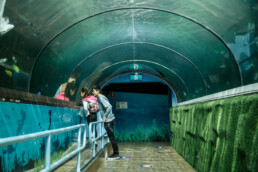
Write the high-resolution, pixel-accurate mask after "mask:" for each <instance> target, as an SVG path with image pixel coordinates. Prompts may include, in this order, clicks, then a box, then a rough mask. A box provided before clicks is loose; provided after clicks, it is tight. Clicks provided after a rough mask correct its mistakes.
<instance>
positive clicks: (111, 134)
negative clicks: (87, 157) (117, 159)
mask: <svg viewBox="0 0 258 172" xmlns="http://www.w3.org/2000/svg"><path fill="white" fill-rule="evenodd" d="M114 123H115V120H113V121H111V122H104V127H105V129H106V131H107V135H108V138H109V140H110V141H111V144H112V147H113V153H114V154H115V155H118V154H119V151H118V146H117V142H116V139H115V134H114Z"/></svg>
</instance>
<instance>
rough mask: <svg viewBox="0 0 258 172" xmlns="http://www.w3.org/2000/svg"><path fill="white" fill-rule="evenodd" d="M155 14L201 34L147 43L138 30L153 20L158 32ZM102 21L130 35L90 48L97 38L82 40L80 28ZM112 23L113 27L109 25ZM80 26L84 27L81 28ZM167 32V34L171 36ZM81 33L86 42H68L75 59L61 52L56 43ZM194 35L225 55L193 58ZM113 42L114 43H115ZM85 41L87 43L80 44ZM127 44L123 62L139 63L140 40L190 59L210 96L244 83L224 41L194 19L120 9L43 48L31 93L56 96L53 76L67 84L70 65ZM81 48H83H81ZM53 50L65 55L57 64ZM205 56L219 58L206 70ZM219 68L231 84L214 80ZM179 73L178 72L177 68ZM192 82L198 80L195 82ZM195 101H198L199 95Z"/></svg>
mask: <svg viewBox="0 0 258 172" xmlns="http://www.w3.org/2000/svg"><path fill="white" fill-rule="evenodd" d="M109 13H110V14H114V13H115V15H114V16H113V15H110V16H111V18H112V20H114V19H115V18H113V17H115V16H119V17H121V18H118V19H117V21H116V22H118V24H117V23H115V22H113V21H111V20H110V21H109V20H108V19H110V16H109V15H107V14H109ZM145 13H147V14H152V15H151V16H152V18H151V19H150V18H148V17H147V18H146V15H143V14H145ZM153 13H158V14H159V16H158V18H159V17H162V18H163V19H164V18H166V22H169V21H170V22H171V21H172V23H173V22H175V23H177V24H178V23H180V22H179V21H181V20H184V22H183V23H184V24H186V23H187V25H184V26H186V27H188V28H184V29H185V31H188V30H189V29H190V28H191V29H193V28H195V27H196V30H197V32H198V33H194V34H192V35H190V37H189V34H188V35H187V37H185V36H182V35H184V34H185V33H187V32H185V33H183V32H182V30H180V31H181V32H182V33H181V34H179V35H181V37H182V39H181V40H183V41H178V40H180V39H178V38H177V39H173V36H172V35H170V36H172V37H171V38H170V39H164V40H162V43H160V42H159V41H157V39H155V37H152V36H149V35H148V39H149V40H148V39H146V38H147V37H143V35H140V34H139V33H140V32H139V31H140V30H137V27H141V29H143V28H142V26H145V27H144V28H146V27H147V25H148V24H146V23H148V20H150V21H149V22H150V23H152V25H153V23H154V29H155V24H157V23H155V22H157V20H158V18H155V17H157V16H155V15H153ZM167 14H169V15H167ZM153 16H155V17H153ZM168 16H169V17H168ZM175 16H176V17H175ZM137 17H138V18H137ZM96 18H98V19H96ZM93 19H94V20H93ZM95 19H96V20H95ZM103 19H104V20H105V21H108V22H107V23H108V24H109V25H107V26H109V27H106V29H107V30H108V31H110V29H112V27H113V26H114V27H117V26H119V27H117V28H119V32H120V33H119V34H118V35H120V36H121V35H126V34H123V32H124V31H125V33H127V34H129V35H126V36H125V37H124V38H123V39H121V37H120V39H119V42H120V43H119V42H118V43H115V42H114V41H115V37H112V36H113V35H114V32H113V33H112V34H110V32H109V34H110V35H109V36H108V39H107V40H109V41H108V42H107V41H104V40H103V38H102V39H101V40H103V42H99V41H98V43H97V44H96V43H95V44H92V45H91V44H89V43H90V42H89V40H90V39H91V37H92V36H93V35H94V33H92V32H89V34H85V33H84V34H83V35H84V36H83V35H82V34H81V30H80V28H85V27H86V28H88V29H89V30H91V29H90V28H91V26H89V25H88V24H87V23H91V22H93V23H94V21H95V23H96V21H97V22H100V21H103ZM128 19H130V20H128ZM89 20H92V21H91V22H90V21H89ZM128 21H130V22H129V24H130V27H129V30H128V28H127V29H126V27H125V26H126V25H127V24H128ZM139 21H140V22H139ZM110 22H111V23H112V24H110ZM83 23H85V24H86V25H85V24H83ZM102 24H103V23H102ZM119 24H120V25H119ZM80 25H82V27H81V26H80ZM110 26H111V27H110ZM156 26H158V25H156ZM127 27H128V26H127ZM177 27H179V28H180V27H181V26H177ZM102 28H105V27H102ZM156 29H157V28H156ZM159 29H161V28H159ZM177 29H178V28H177ZM180 29H182V28H180ZM74 31H75V32H74ZM91 31H93V32H94V30H91ZM116 31H117V30H116ZM152 31H154V30H152ZM167 31H168V30H167ZM167 31H166V34H167V33H168V32H167ZM97 32H98V31H97ZM101 32H103V33H105V31H104V30H102V31H101ZM101 32H99V33H101ZM174 32H177V31H176V30H174ZM78 33H79V35H81V36H82V37H84V38H79V37H78V36H75V38H73V39H72V40H69V41H68V42H69V44H70V43H72V42H74V43H75V44H74V45H72V44H70V45H72V47H73V48H76V49H77V50H79V51H78V52H77V53H76V55H72V54H71V51H70V50H72V48H68V49H70V50H67V48H64V47H63V48H62V49H60V47H58V45H57V43H58V42H63V41H64V39H65V38H67V34H68V35H71V34H74V35H77V34H78ZM147 33H148V32H147ZM200 33H201V34H200ZM136 34H137V35H136ZM158 34H161V36H162V38H166V37H167V35H166V36H165V35H164V34H163V35H162V33H161V32H159V33H158ZM153 35H155V34H153ZM175 35H176V34H175ZM194 35H195V36H197V35H198V36H197V37H199V38H201V39H200V40H201V41H198V43H199V44H201V43H202V42H204V41H205V40H207V39H204V38H207V36H208V38H209V43H211V42H212V41H214V43H216V45H217V46H218V49H221V51H220V52H221V53H222V54H217V52H212V53H213V55H211V53H210V52H209V53H208V54H207V53H205V51H203V50H201V49H198V51H197V54H194V53H193V52H195V53H196V49H195V51H194V49H192V48H193V47H194V46H193V47H192V48H191V47H189V46H187V48H183V47H184V46H186V45H187V44H186V43H187V42H188V41H190V42H188V44H189V43H191V42H192V41H193V40H194V39H193V38H194V37H195V36H194ZM85 36H86V37H85ZM102 36H104V35H103V34H102ZM106 36H107V35H106ZM87 37H88V38H89V39H88V38H87ZM191 37H192V38H191ZM197 37H195V38H197ZM76 38H79V39H76ZM104 38H105V36H104ZM183 38H184V39H185V40H184V39H183ZM112 39H113V41H112ZM159 39H160V37H159ZM61 40H63V41H61ZM83 40H84V43H82V42H81V41H83ZM87 40H88V41H87ZM125 40H132V41H133V42H131V43H132V45H133V46H129V47H128V49H130V51H128V50H127V51H128V54H131V57H126V56H119V58H121V60H122V59H125V57H126V58H127V60H128V59H131V60H134V59H137V54H136V48H135V47H136V44H137V43H136V42H139V40H146V41H147V42H146V41H144V42H146V43H145V45H147V44H148V45H159V47H163V48H167V49H170V50H172V51H174V52H177V54H179V55H181V56H182V57H185V59H188V62H190V63H191V64H192V65H193V66H194V68H195V70H197V72H198V73H199V74H200V76H201V80H202V81H201V82H203V85H204V86H205V88H202V89H204V90H206V92H207V93H213V92H218V91H220V90H223V89H225V88H231V87H235V86H237V85H241V83H242V79H241V74H240V70H239V67H238V64H237V63H236V61H235V57H234V55H233V54H232V52H231V50H230V49H229V48H228V46H227V45H226V44H225V43H224V41H223V40H222V39H221V38H220V37H219V36H218V35H217V34H215V32H213V31H212V30H210V29H209V28H208V27H205V26H204V25H202V24H200V23H198V22H197V21H195V20H193V19H190V18H189V17H186V16H183V15H180V14H177V13H174V12H171V11H166V10H161V9H155V8H145V7H130V8H119V9H113V10H107V11H104V12H101V13H97V14H94V15H92V16H89V17H86V18H84V19H82V20H80V21H78V22H76V23H74V24H73V25H71V26H69V27H68V28H66V29H65V30H63V31H62V32H60V33H59V34H57V35H56V36H55V37H54V38H53V39H51V40H50V41H49V42H48V43H47V44H46V45H45V46H44V48H43V49H42V50H41V52H40V53H39V55H38V58H37V59H36V62H35V63H34V67H33V70H32V71H33V72H32V77H31V81H30V85H31V87H30V89H31V91H32V92H38V91H41V92H42V93H43V94H45V95H49V96H51V94H53V92H54V91H53V90H52V91H51V89H53V87H55V88H57V87H58V86H57V85H56V84H57V82H53V81H52V79H50V78H49V77H48V76H53V77H54V78H55V80H56V79H57V78H60V79H59V80H60V83H62V82H65V81H66V80H67V78H68V76H69V75H70V73H71V72H72V70H71V69H70V67H68V66H67V64H69V65H71V66H76V65H77V64H80V63H81V62H82V61H83V59H84V58H85V57H88V56H91V54H94V52H99V51H101V50H102V49H105V47H112V44H113V45H122V44H124V45H125V42H123V41H125ZM171 40H177V42H176V43H175V42H174V43H173V41H172V42H171ZM85 41H86V42H85ZM155 41H157V42H155ZM185 41H186V42H185ZM87 42H88V43H87ZM126 42H128V41H126ZM134 42H135V43H134ZM140 42H142V41H140ZM114 43H115V44H114ZM171 43H172V44H171ZM58 44H59V43H58ZM104 44H106V46H104V48H98V49H96V48H97V47H99V46H102V47H103V45H104ZM110 44H111V45H110ZM83 45H87V46H88V47H87V48H86V47H85V46H83ZM180 45H181V46H180ZM191 45H194V44H192V43H191ZM197 45H198V44H197ZM82 46H83V47H84V48H82ZM137 46H138V49H137V51H140V50H144V48H145V49H146V50H145V51H144V52H143V53H146V52H149V49H148V48H146V47H143V46H142V47H140V46H139V44H137ZM198 46H200V45H198ZM223 47H224V48H223ZM53 48H54V49H56V48H57V51H56V50H55V52H56V53H55V54H60V53H61V54H62V57H61V56H59V55H58V56H59V57H58V58H59V59H58V62H57V61H56V59H51V58H49V55H50V56H51V52H52V49H53ZM93 49H95V51H92V50H93ZM63 50H65V51H63ZM66 50H67V51H66ZM182 50H183V51H182ZM58 51H60V52H59V53H58ZM61 51H63V52H61ZM74 51H76V50H75V49H73V52H74ZM152 51H153V50H152ZM154 51H155V49H154ZM156 51H157V50H156ZM69 52H70V53H69ZM160 52H162V51H160ZM49 53H50V54H49ZM87 54H88V55H87ZM71 56H73V58H71ZM76 56H77V57H76ZM206 56H214V60H215V59H216V58H217V59H216V60H215V61H212V62H209V63H208V62H207V59H208V57H207V58H206V62H207V63H206V66H202V65H201V64H200V62H201V61H203V60H204V61H205V57H206ZM39 57H40V58H39ZM66 57H69V58H70V60H69V59H67V58H66ZM78 57H79V58H82V59H81V60H79V61H78V60H76V58H77V59H78ZM62 59H63V60H65V61H64V63H63V62H62ZM71 59H73V61H71ZM219 59H220V60H219ZM46 61H47V62H46ZM50 61H52V62H50ZM55 61H56V62H55ZM166 61H168V59H166ZM230 61H231V62H233V63H230ZM234 61H235V62H234ZM95 63H96V62H95ZM163 63H164V62H163ZM212 63H213V64H212ZM214 63H215V64H214ZM222 63H223V64H222ZM49 64H50V70H48V71H47V73H48V74H44V75H45V76H42V77H40V79H39V78H37V77H35V76H38V75H39V73H41V72H40V71H41V69H42V68H44V67H43V66H45V67H47V66H49ZM38 65H39V66H38ZM42 65H43V66H42ZM90 65H91V66H96V67H97V65H96V64H95V65H92V64H90ZM51 66H52V67H51ZM53 66H56V69H53V68H54V67H53ZM220 66H223V69H222V72H223V73H224V74H225V73H227V72H230V71H233V72H231V73H230V75H231V76H232V75H233V77H231V78H230V80H231V81H229V77H225V76H224V75H223V74H220V75H214V76H213V74H212V73H213V72H212V71H214V70H216V71H219V70H220ZM225 66H226V68H224V67H225ZM51 68H52V69H51ZM62 68H65V69H66V70H63V69H62ZM176 69H178V68H176ZM209 70H212V71H211V73H209V72H207V71H209ZM204 71H205V73H207V74H206V77H203V76H202V75H203V73H204ZM226 71H227V72H226ZM235 71H239V72H235ZM49 72H50V73H49ZM53 72H54V73H53ZM185 72H186V71H184V73H185ZM58 73H60V75H58ZM61 73H62V74H61ZM190 73H191V72H190ZM237 73H238V74H237ZM178 75H182V74H180V73H178ZM189 78H191V75H190V77H189ZM237 78H238V79H237ZM61 80H62V81H61ZM193 80H195V79H193ZM235 81H237V82H235ZM43 83H44V84H45V86H44V87H42V85H44V84H43ZM224 83H226V85H224ZM221 84H222V85H221ZM37 85H38V86H39V85H41V86H40V87H41V88H40V87H38V86H37ZM55 85H56V86H55ZM213 86H215V87H214V88H213ZM49 88H51V89H49ZM207 89H208V90H210V91H207ZM195 91H196V92H199V91H200V90H199V91H198V90H197V89H195ZM51 92H52V93H51ZM207 93H206V94H207ZM197 96H198V95H197ZM194 97H196V95H195V96H194Z"/></svg>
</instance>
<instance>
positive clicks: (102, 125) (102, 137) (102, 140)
mask: <svg viewBox="0 0 258 172" xmlns="http://www.w3.org/2000/svg"><path fill="white" fill-rule="evenodd" d="M103 127H104V123H103V122H101V123H100V135H101V149H103V147H104V143H103V142H104V135H103V131H102V130H103Z"/></svg>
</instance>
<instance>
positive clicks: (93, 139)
mask: <svg viewBox="0 0 258 172" xmlns="http://www.w3.org/2000/svg"><path fill="white" fill-rule="evenodd" d="M99 123H100V125H101V127H100V128H101V129H100V133H99V134H98V136H97V137H96V138H95V132H96V131H95V128H96V125H97V124H99ZM103 125H104V121H97V122H91V123H90V125H89V130H90V131H89V135H90V138H92V140H91V141H92V156H93V157H95V156H96V153H95V141H96V140H99V139H101V149H103V148H104V136H106V134H107V132H106V131H105V132H103V131H102V130H103V128H104V126H103ZM92 130H93V132H91V131H92ZM102 132H103V133H102ZM108 143H109V138H108V140H107V142H106V144H108ZM106 144H105V145H106Z"/></svg>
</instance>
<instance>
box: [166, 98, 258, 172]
mask: <svg viewBox="0 0 258 172" xmlns="http://www.w3.org/2000/svg"><path fill="white" fill-rule="evenodd" d="M170 125H171V132H172V141H171V144H172V147H173V148H174V149H175V150H176V151H177V152H178V153H180V154H181V155H182V156H183V157H184V158H185V159H186V160H187V161H188V162H189V163H190V164H191V165H192V166H193V167H194V168H196V169H197V170H198V171H201V172H206V171H214V172H218V171H219V172H224V171H225V172H229V171H239V172H240V171H245V172H249V171H253V172H254V171H258V94H253V95H248V96H238V97H233V98H227V99H222V100H217V101H211V102H204V103H198V104H194V105H186V106H180V107H174V108H171V109H170Z"/></svg>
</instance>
